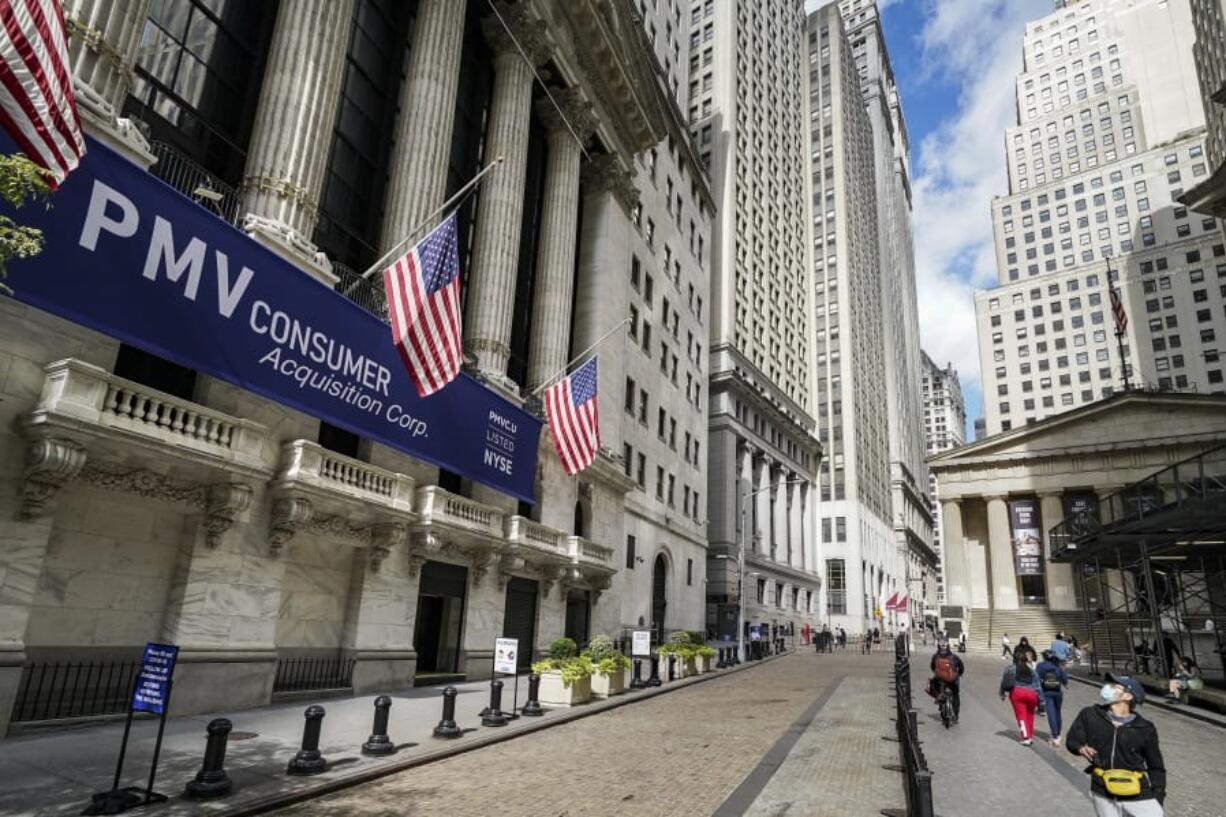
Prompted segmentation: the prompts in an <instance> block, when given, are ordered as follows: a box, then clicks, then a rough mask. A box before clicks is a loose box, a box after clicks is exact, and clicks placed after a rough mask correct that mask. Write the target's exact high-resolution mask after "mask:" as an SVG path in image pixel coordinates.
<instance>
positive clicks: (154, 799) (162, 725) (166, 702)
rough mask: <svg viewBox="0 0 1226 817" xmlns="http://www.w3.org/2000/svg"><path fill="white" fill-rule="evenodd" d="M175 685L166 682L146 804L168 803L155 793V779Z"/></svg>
mask: <svg viewBox="0 0 1226 817" xmlns="http://www.w3.org/2000/svg"><path fill="white" fill-rule="evenodd" d="M173 685H174V681H172V680H169V679H168V680H167V681H166V694H165V697H164V698H163V699H162V714H161V716H160V717H159V718H158V736H157V740H155V741H154V743H153V762H152V763H150V764H149V784H148V785H147V786H145V802H146V803H164V802H166V797H165V795H161V794H154V793H153V779H154V778H155V777H156V776H157V773H158V758H159V757H161V754H162V735H164V734H165V733H166V710H167V709H168V708H169V707H170V688H171V686H173Z"/></svg>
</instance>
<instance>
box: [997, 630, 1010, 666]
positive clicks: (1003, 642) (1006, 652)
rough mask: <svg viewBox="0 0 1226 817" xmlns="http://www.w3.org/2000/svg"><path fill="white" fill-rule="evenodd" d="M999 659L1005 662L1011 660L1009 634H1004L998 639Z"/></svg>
mask: <svg viewBox="0 0 1226 817" xmlns="http://www.w3.org/2000/svg"><path fill="white" fill-rule="evenodd" d="M1000 650H1001V656H1000V657H1001V658H1003V659H1005V660H1006V661H1012V660H1013V644H1012V642H1010V641H1009V634H1008V633H1005V634H1004V635H1002V636H1001V637H1000Z"/></svg>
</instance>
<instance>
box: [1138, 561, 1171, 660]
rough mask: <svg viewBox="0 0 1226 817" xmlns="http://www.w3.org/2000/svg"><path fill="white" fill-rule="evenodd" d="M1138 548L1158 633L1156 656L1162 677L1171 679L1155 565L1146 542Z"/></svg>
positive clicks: (1150, 609) (1153, 621)
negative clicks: (1157, 592) (1163, 637)
mask: <svg viewBox="0 0 1226 817" xmlns="http://www.w3.org/2000/svg"><path fill="white" fill-rule="evenodd" d="M1137 547H1138V548H1139V549H1140V551H1141V570H1142V572H1143V573H1144V575H1145V592H1146V593H1148V594H1149V617H1150V622H1151V623H1152V624H1153V627H1154V632H1155V633H1157V637H1156V638H1155V641H1156V643H1157V645H1158V649H1157V650H1155V652H1157V653H1158V654H1157V655H1156V656H1154V657H1155V658H1156V659H1157V660H1158V666H1159V667H1161V668H1162V677H1163V678H1170V677H1171V674H1172V673H1171V666H1170V664H1169V663H1167V660H1166V645H1165V644H1164V643H1163V639H1162V616H1161V614H1159V612H1158V597H1157V595H1155V593H1154V571H1153V565H1152V564H1151V563H1150V561H1149V551H1147V550H1146V549H1145V540H1144V539H1142V540H1141V541H1139V542H1137Z"/></svg>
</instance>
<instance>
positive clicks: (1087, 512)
mask: <svg viewBox="0 0 1226 817" xmlns="http://www.w3.org/2000/svg"><path fill="white" fill-rule="evenodd" d="M1061 502H1062V504H1063V505H1064V523H1065V527H1066V529H1067V530H1068V533H1069V536H1070V537H1072V538H1073V539H1079V538H1081V537H1082V536H1085V535H1086V534H1088V533H1090V532H1091V531H1092V530H1094V529H1095V522H1097V520H1098V495H1097V494H1095V493H1093V492H1091V491H1078V492H1076V493H1066V494H1065V495H1064V496H1063V497H1061Z"/></svg>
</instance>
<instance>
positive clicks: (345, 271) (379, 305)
mask: <svg viewBox="0 0 1226 817" xmlns="http://www.w3.org/2000/svg"><path fill="white" fill-rule="evenodd" d="M332 272H333V273H334V274H335V275H336V278H337V280H336V287H335V289H336V291H337V292H339V293H341V294H342V295H344V296H345V297H346V298H348V299H349V300H351V301H353V302H354V303H355V304H357V305H358V306H360V307H362V308H363V309H365V310H366V311H367V312H369V313H370V314H372V315H374V316H375V317H376V318H378V319H379V320H381V321H383V322H384V323H387V322H388V320H387V295H386V294H385V293H384V291H383V276H382V275H381V274H379V273H371V274H370V276H369V277H367V278H362V277H361V273H360V272H358V271H357V270H354V269H351V268H350V267H347V266H345V265H344V264H336V263H334V264H333V265H332Z"/></svg>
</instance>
